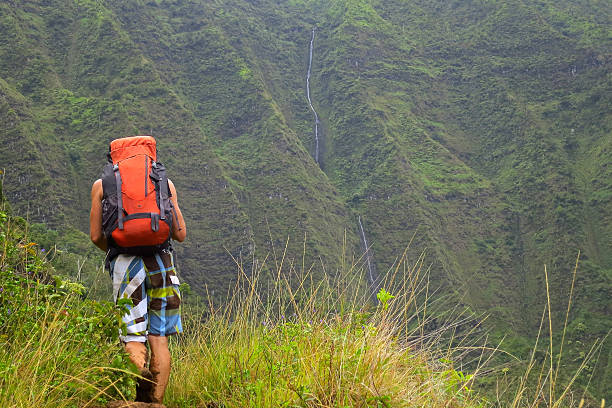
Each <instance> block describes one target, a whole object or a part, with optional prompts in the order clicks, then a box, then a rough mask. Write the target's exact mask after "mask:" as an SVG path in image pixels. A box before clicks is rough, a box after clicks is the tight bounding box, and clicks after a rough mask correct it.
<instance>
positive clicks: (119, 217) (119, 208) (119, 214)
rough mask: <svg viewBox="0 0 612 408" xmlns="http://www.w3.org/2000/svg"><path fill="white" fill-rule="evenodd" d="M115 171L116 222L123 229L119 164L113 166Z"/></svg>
mask: <svg viewBox="0 0 612 408" xmlns="http://www.w3.org/2000/svg"><path fill="white" fill-rule="evenodd" d="M113 170H114V171H115V182H116V184H117V222H118V224H119V229H120V230H123V195H122V194H121V174H120V173H119V165H118V164H115V166H114V167H113Z"/></svg>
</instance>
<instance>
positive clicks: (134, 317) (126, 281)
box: [110, 251, 183, 343]
mask: <svg viewBox="0 0 612 408" xmlns="http://www.w3.org/2000/svg"><path fill="white" fill-rule="evenodd" d="M110 273H111V277H112V279H113V294H114V297H115V302H117V299H120V298H125V297H129V298H131V299H132V306H130V307H129V312H128V313H127V314H125V315H124V316H123V322H124V323H125V324H126V325H127V334H126V335H120V336H119V339H120V340H121V341H123V342H129V341H139V342H142V343H144V342H145V341H146V340H147V335H148V334H152V335H156V336H168V335H171V334H176V333H181V332H182V331H183V327H182V326H181V312H180V305H181V294H180V292H179V280H178V277H177V276H176V270H175V269H174V262H173V259H172V253H171V252H168V251H164V252H160V253H158V254H155V255H153V256H133V255H124V254H121V255H118V256H117V257H116V258H115V259H113V260H112V261H111V262H110Z"/></svg>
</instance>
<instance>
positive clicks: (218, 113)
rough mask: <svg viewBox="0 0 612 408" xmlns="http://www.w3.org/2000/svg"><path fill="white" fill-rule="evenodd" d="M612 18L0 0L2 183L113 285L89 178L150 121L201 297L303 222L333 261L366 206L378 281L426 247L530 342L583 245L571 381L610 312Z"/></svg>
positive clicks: (314, 250) (599, 388) (147, 0)
mask: <svg viewBox="0 0 612 408" xmlns="http://www.w3.org/2000/svg"><path fill="white" fill-rule="evenodd" d="M609 21H610V8H609V6H608V4H607V3H606V2H596V1H586V0H580V1H571V2H570V1H567V0H559V1H552V0H537V1H536V0H534V1H532V2H524V1H520V0H505V1H498V0H490V1H480V0H474V1H472V0H469V1H446V0H433V1H432V0H427V1H424V0H423V1H422V0H411V1H399V0H385V1H380V0H342V1H339V0H338V1H319V0H291V1H282V2H281V1H272V0H258V1H243V0H220V1H214V2H211V1H204V0H168V1H158V0H130V1H119V0H106V1H98V0H74V1H70V0H50V1H44V2H43V1H38V0H29V1H24V2H19V3H18V4H15V2H3V3H2V4H0V137H1V140H2V143H1V144H0V156H1V157H2V163H1V164H0V166H2V167H3V168H6V171H7V172H6V177H7V181H8V182H7V184H6V187H5V190H6V191H5V193H6V195H7V197H8V199H9V200H10V202H11V203H12V205H13V208H14V209H15V211H16V212H17V213H18V214H20V215H22V216H24V217H27V218H28V219H29V220H31V221H33V222H34V223H37V224H36V225H32V226H31V228H30V229H31V231H32V236H33V237H35V238H36V239H37V240H39V242H41V246H42V248H44V249H45V250H46V251H49V252H47V253H52V254H50V255H47V257H48V259H53V263H54V265H56V267H57V268H58V269H61V271H62V273H63V274H65V275H70V276H72V277H73V278H77V277H78V278H80V280H81V281H84V282H86V283H87V285H89V284H90V283H91V282H99V281H103V280H101V279H100V277H101V276H102V275H103V274H101V273H100V269H99V265H100V264H101V262H102V260H101V257H100V255H96V253H95V248H93V247H92V246H90V245H89V244H88V243H87V244H85V243H86V242H87V238H86V235H85V234H83V232H86V231H87V216H88V205H89V204H88V200H89V188H90V186H91V183H92V181H93V180H94V179H95V178H96V177H97V176H98V174H99V171H100V168H101V166H102V164H103V163H104V152H105V151H106V149H107V145H108V141H109V140H111V139H112V138H115V137H118V136H123V135H131V134H135V133H151V134H153V135H154V136H156V137H157V139H158V140H159V143H160V155H161V158H162V161H164V162H165V164H166V165H167V166H168V167H169V169H170V171H171V174H170V175H171V178H172V179H173V180H174V181H175V183H176V185H177V186H178V189H179V195H180V201H181V204H182V206H183V207H184V208H183V209H184V212H185V214H186V217H187V222H188V224H189V225H188V227H189V240H188V242H186V243H185V245H184V246H181V247H180V248H178V251H179V257H178V259H179V267H180V269H181V271H182V273H183V276H184V278H185V280H187V281H188V282H189V283H190V285H191V286H192V287H193V288H194V290H195V291H197V292H198V293H200V294H204V293H205V292H206V291H207V290H208V293H209V294H210V295H211V297H212V298H213V299H214V300H215V302H219V301H222V300H224V299H225V294H226V293H227V288H228V287H233V284H234V282H235V280H236V275H235V266H234V260H233V258H235V259H238V260H240V259H242V260H247V259H249V260H250V259H253V258H254V259H256V260H257V262H255V263H253V264H254V265H261V264H262V263H263V264H264V265H268V266H267V268H265V269H264V270H263V271H262V272H261V273H262V276H263V277H262V281H272V280H273V279H272V278H273V277H274V276H275V268H274V267H272V266H271V265H270V263H264V262H263V259H264V258H265V256H266V255H267V254H269V253H272V254H274V253H276V254H277V255H278V254H279V253H280V252H282V251H283V248H284V246H285V243H286V242H287V237H290V239H289V241H288V242H289V244H288V249H287V254H288V257H289V259H287V264H294V265H295V264H300V263H302V262H303V263H304V264H305V265H307V269H308V268H310V266H312V275H313V279H314V281H315V282H318V281H320V280H321V279H323V278H324V277H325V276H333V275H335V274H337V273H339V271H341V270H342V268H343V261H342V256H341V255H340V254H342V253H343V251H346V252H348V253H351V254H353V253H354V254H356V255H355V258H356V259H359V256H358V254H361V253H363V251H364V248H362V247H361V246H360V243H361V238H360V236H359V235H360V231H359V230H358V223H357V220H358V219H359V217H361V220H362V221H363V226H364V230H365V233H366V235H367V240H368V242H369V243H370V244H371V246H372V248H371V253H372V258H371V260H372V261H373V264H374V269H375V272H378V275H380V276H381V277H383V278H384V277H385V276H386V275H387V272H388V271H392V270H393V269H394V267H393V266H392V265H396V261H397V257H398V254H401V253H402V252H403V250H404V247H405V246H406V245H407V243H408V242H411V241H412V244H411V246H410V250H409V251H408V255H409V256H412V257H417V256H418V255H420V253H421V252H422V251H424V250H426V251H427V259H430V260H431V262H432V263H433V264H432V266H431V282H432V287H434V288H435V291H434V292H435V293H436V297H437V298H439V299H441V301H442V300H445V301H448V304H449V305H455V304H456V303H457V302H460V303H461V304H462V305H463V306H465V307H467V308H469V309H470V310H472V311H474V312H476V313H487V314H490V317H489V318H488V319H487V321H486V323H485V326H486V327H487V330H490V331H491V336H492V337H494V338H496V339H501V338H502V337H506V339H507V344H508V347H509V348H511V350H510V351H511V352H512V353H513V354H516V355H518V356H520V357H521V358H528V357H529V351H530V350H531V344H532V343H533V340H534V339H535V338H536V336H537V333H538V331H539V325H538V322H539V321H540V316H541V311H542V310H544V308H545V307H548V304H547V301H546V280H545V279H544V274H543V273H542V270H543V266H544V265H546V266H547V270H548V273H549V275H550V276H549V278H550V279H549V285H548V288H549V291H550V294H551V299H552V301H551V304H550V308H551V309H552V311H551V312H552V318H551V321H552V322H553V325H556V327H555V330H554V331H553V332H554V333H555V335H554V337H555V338H553V344H556V345H558V344H561V339H560V338H559V337H561V336H562V333H563V330H562V325H563V322H564V321H565V317H566V305H567V302H566V299H567V298H568V295H569V290H570V288H571V287H572V273H571V271H572V265H573V264H574V261H575V257H576V255H577V253H578V251H580V252H581V260H580V267H579V269H578V273H577V275H576V281H575V286H574V288H575V289H574V292H573V296H574V301H573V307H572V309H571V312H570V313H569V315H568V326H567V334H566V338H567V339H568V341H569V342H571V345H572V346H569V347H566V349H565V350H566V352H568V353H571V354H573V355H575V356H574V357H575V358H573V359H570V360H569V361H568V362H567V364H566V366H565V367H564V368H563V370H562V372H563V373H565V375H567V376H568V377H571V376H572V375H573V373H575V372H576V371H577V369H578V367H579V366H580V361H581V358H580V351H579V350H581V349H582V345H585V346H586V347H587V349H588V347H589V346H591V345H593V344H597V342H598V341H599V340H600V339H602V338H604V337H605V336H606V334H607V333H608V332H609V330H610V327H611V326H612V321H611V319H610V316H612V313H611V312H610V302H609V299H610V298H611V297H612V293H611V287H612V285H611V284H610V280H611V274H612V250H610V244H609V243H610V242H611V241H612V227H611V223H610V214H611V211H610V208H611V199H612V193H611V192H612V182H611V180H612V174H611V173H610V171H611V170H610V165H609V163H610V162H612V149H611V146H610V143H611V140H612V138H611V137H610V135H611V132H612V130H611V128H610V126H611V124H612V120H611V118H610V114H611V113H610V109H609V106H610V105H611V100H610V95H612V92H610V63H611V61H612V58H611V56H610V51H609V50H610V49H611V48H612V44H611V42H610V41H611V40H610V39H611V38H612V35H611V32H610V30H611V29H610V24H609ZM313 27H316V28H317V29H316V35H315V41H314V60H313V66H312V68H313V71H312V72H313V76H312V78H311V85H312V89H311V91H312V98H313V103H314V105H315V107H316V109H317V111H318V112H319V116H320V117H321V120H322V129H323V150H322V161H321V166H317V164H316V163H314V161H313V159H312V157H311V153H312V151H313V148H314V144H313V118H312V114H311V112H310V110H309V107H308V105H307V103H306V99H305V74H306V68H307V65H308V45H309V41H310V38H311V29H312V28H313ZM55 246H56V248H57V249H58V250H59V251H63V252H61V253H60V252H59V251H55V250H54V249H53V248H52V247H55ZM304 247H305V248H306V251H303V249H304ZM301 253H305V254H306V255H305V257H304V259H303V260H302V259H301V258H300V256H298V255H295V254H301ZM77 254H78V255H77ZM349 258H350V256H349ZM85 259H87V260H86V261H85ZM76 261H78V263H77V262H76ZM362 261H363V259H362ZM247 263H248V264H249V266H248V267H246V268H247V269H251V266H250V262H247ZM60 264H62V265H63V266H62V265H60ZM81 265H85V266H81ZM92 287H95V288H96V289H97V288H100V285H94V286H92ZM391 292H393V291H392V290H391ZM92 296H93V294H92ZM96 296H98V295H96ZM449 307H450V306H449ZM611 353H612V348H611V346H610V342H609V341H608V342H607V343H606V344H604V346H603V347H602V349H601V353H600V354H599V359H598V360H597V362H595V361H593V362H592V363H590V364H589V366H588V367H587V368H586V369H585V371H584V372H585V373H586V374H588V375H583V376H581V378H579V379H578V380H577V384H578V385H579V386H580V387H582V388H587V385H588V390H589V391H588V392H592V394H593V395H596V396H605V397H607V398H608V400H610V399H612V396H611V395H610V394H609V393H610V387H609V384H610V383H611V382H612V380H611V376H612V369H611V367H612V354H611ZM539 358H540V359H544V358H545V355H539ZM589 378H591V380H590V382H589Z"/></svg>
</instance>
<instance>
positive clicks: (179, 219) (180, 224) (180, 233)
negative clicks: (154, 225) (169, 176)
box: [168, 180, 187, 242]
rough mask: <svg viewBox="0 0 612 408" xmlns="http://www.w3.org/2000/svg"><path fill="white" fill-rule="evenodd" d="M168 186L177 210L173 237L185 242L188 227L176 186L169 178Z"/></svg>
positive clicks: (173, 224)
mask: <svg viewBox="0 0 612 408" xmlns="http://www.w3.org/2000/svg"><path fill="white" fill-rule="evenodd" d="M168 186H169V187H170V193H171V194H172V197H171V198H170V199H171V200H172V205H173V206H174V210H175V211H176V214H173V215H172V217H173V219H172V239H174V240H176V241H178V242H183V241H184V240H185V237H186V236H187V227H185V220H184V219H183V213H181V209H180V208H179V205H178V197H177V196H176V188H175V187H174V183H173V182H172V181H170V180H168Z"/></svg>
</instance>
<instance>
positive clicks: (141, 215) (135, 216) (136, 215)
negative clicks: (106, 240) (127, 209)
mask: <svg viewBox="0 0 612 408" xmlns="http://www.w3.org/2000/svg"><path fill="white" fill-rule="evenodd" d="M151 214H155V213H133V214H130V215H126V216H125V217H123V220H124V221H129V220H136V219H139V218H151ZM155 215H157V214H155Z"/></svg>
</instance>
